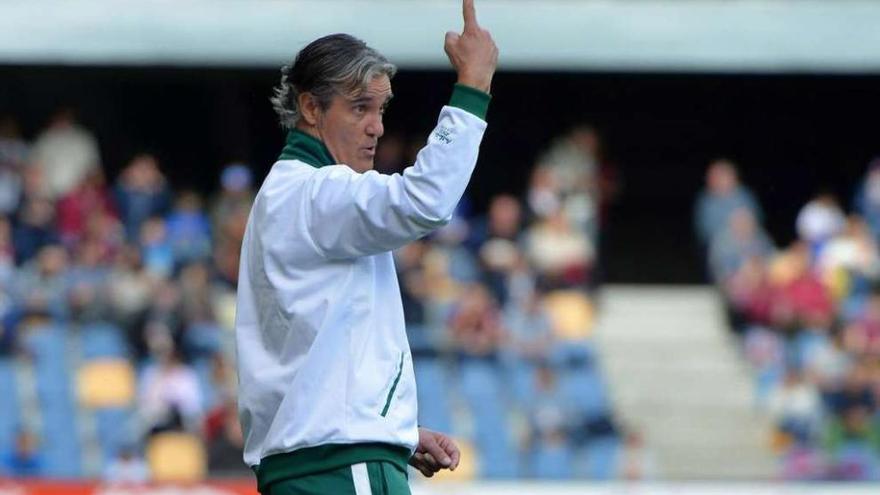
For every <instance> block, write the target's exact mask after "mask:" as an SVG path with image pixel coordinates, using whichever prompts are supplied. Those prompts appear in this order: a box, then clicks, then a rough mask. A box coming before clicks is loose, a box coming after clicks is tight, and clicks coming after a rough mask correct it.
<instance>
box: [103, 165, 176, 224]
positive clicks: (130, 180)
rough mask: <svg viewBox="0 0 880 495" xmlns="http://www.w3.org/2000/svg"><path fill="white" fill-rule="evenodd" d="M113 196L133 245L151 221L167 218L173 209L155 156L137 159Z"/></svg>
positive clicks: (121, 177) (127, 168) (127, 170)
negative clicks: (148, 220)
mask: <svg viewBox="0 0 880 495" xmlns="http://www.w3.org/2000/svg"><path fill="white" fill-rule="evenodd" d="M113 192H114V195H115V200H116V205H117V206H118V208H119V214H120V217H121V219H122V223H123V225H125V232H126V236H127V238H128V240H129V241H132V240H136V239H137V237H138V235H139V234H140V231H141V224H143V223H144V222H145V221H147V219H148V218H150V217H154V216H158V217H164V216H165V214H166V213H168V210H169V208H170V207H171V191H170V189H169V187H168V183H167V181H166V180H165V176H163V175H162V172H161V171H160V170H159V162H158V161H157V160H156V157H154V156H153V155H149V154H141V155H137V156H136V157H134V159H132V161H131V162H130V163H129V164H128V166H127V167H125V169H123V170H122V173H121V174H120V175H119V178H118V179H117V181H116V186H115V188H114V191H113Z"/></svg>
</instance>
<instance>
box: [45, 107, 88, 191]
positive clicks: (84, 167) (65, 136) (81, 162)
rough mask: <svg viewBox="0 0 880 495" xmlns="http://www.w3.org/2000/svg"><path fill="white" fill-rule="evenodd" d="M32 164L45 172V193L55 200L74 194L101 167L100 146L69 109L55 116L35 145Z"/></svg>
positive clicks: (60, 111) (62, 110)
mask: <svg viewBox="0 0 880 495" xmlns="http://www.w3.org/2000/svg"><path fill="white" fill-rule="evenodd" d="M31 160H32V161H33V162H34V163H35V164H36V165H37V166H38V167H40V168H41V169H42V170H43V171H44V176H45V177H46V189H45V191H44V192H45V193H46V194H47V195H48V196H49V197H50V198H51V199H53V200H54V199H58V198H61V197H63V196H65V195H67V194H68V193H70V192H71V191H73V189H75V188H76V187H77V186H78V185H79V184H80V183H81V182H82V181H83V180H85V178H86V176H88V174H89V173H91V172H93V171H95V170H98V169H99V168H100V167H101V157H100V153H99V151H98V142H97V141H96V140H95V137H94V136H93V135H92V134H91V133H90V132H89V131H87V130H86V129H85V128H83V127H82V126H80V125H79V124H78V123H77V121H76V116H75V114H74V112H73V110H72V109H70V108H64V109H61V110H59V111H58V112H56V113H55V115H53V116H52V118H51V120H50V122H49V126H48V127H47V128H46V130H45V131H43V133H42V134H40V135H39V136H38V137H37V140H36V142H35V143H34V148H33V155H32V158H31Z"/></svg>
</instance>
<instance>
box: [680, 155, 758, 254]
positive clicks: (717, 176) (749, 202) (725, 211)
mask: <svg viewBox="0 0 880 495" xmlns="http://www.w3.org/2000/svg"><path fill="white" fill-rule="evenodd" d="M740 208H745V209H747V210H749V211H751V212H752V216H753V217H754V218H755V219H756V220H757V221H758V222H760V221H761V220H762V214H761V209H760V207H759V206H758V202H757V201H756V200H755V196H754V194H753V193H752V192H751V191H750V190H749V189H748V188H747V187H745V186H743V185H742V184H740V182H739V177H738V174H737V171H736V166H735V165H734V164H733V162H731V161H729V160H725V159H719V160H715V161H713V162H712V163H710V164H709V168H708V169H707V170H706V186H705V188H704V189H703V190H702V191H701V192H700V195H699V197H698V198H697V203H696V207H695V210H694V227H695V230H696V232H697V238H698V239H699V240H700V243H701V244H702V245H703V246H704V247H705V248H708V247H709V245H710V244H711V242H712V240H713V239H714V238H715V236H716V235H717V234H718V233H720V232H722V231H723V230H724V229H725V228H726V227H727V225H729V219H730V216H731V214H732V213H733V212H734V211H736V210H738V209H740Z"/></svg>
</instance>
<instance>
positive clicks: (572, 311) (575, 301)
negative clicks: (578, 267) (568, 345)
mask: <svg viewBox="0 0 880 495" xmlns="http://www.w3.org/2000/svg"><path fill="white" fill-rule="evenodd" d="M544 305H545V307H546V308H547V313H548V314H549V315H550V319H551V321H552V322H553V332H554V334H555V336H556V338H557V339H559V340H561V341H579V340H585V339H587V338H588V337H589V336H590V333H591V331H592V329H593V323H594V311H595V310H594V308H593V303H592V302H591V301H590V299H589V298H588V297H587V296H586V295H585V294H584V293H582V292H580V291H576V290H557V291H553V292H551V293H549V294H547V295H546V296H544Z"/></svg>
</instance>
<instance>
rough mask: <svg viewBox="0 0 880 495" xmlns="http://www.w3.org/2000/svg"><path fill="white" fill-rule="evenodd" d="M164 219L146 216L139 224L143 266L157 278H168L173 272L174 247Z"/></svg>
mask: <svg viewBox="0 0 880 495" xmlns="http://www.w3.org/2000/svg"><path fill="white" fill-rule="evenodd" d="M171 243H172V240H171V237H170V236H169V234H168V229H167V226H166V224H165V220H163V219H162V218H160V217H152V218H148V219H147V220H146V221H144V222H143V223H142V224H141V235H140V245H141V250H142V253H143V260H144V268H145V269H146V270H147V272H148V273H150V274H151V275H153V276H154V277H157V278H168V277H170V276H171V275H172V274H173V273H174V248H173V247H172V244H171Z"/></svg>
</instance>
